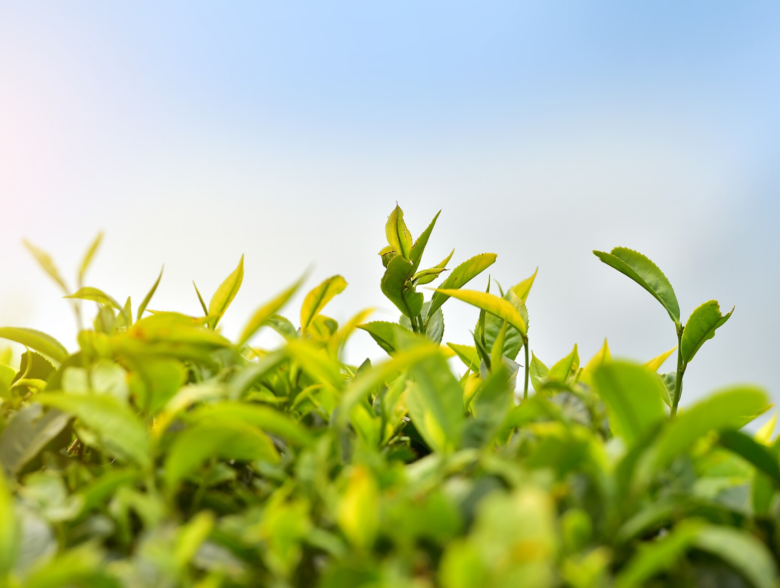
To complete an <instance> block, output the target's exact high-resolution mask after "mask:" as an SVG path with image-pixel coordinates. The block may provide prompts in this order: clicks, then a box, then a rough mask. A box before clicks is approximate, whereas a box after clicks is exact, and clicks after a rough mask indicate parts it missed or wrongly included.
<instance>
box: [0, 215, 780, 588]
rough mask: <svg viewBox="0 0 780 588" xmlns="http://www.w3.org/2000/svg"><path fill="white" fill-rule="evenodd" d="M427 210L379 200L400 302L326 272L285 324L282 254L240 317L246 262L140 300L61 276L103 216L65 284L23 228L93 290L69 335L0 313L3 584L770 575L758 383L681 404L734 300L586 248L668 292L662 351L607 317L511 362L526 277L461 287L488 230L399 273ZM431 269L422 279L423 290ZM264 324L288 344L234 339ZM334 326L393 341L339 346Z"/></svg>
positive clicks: (769, 488)
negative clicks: (453, 308) (190, 300)
mask: <svg viewBox="0 0 780 588" xmlns="http://www.w3.org/2000/svg"><path fill="white" fill-rule="evenodd" d="M437 216H438V215H437ZM435 222H436V219H434V220H433V222H431V224H430V226H429V227H428V228H427V229H426V230H425V231H424V232H423V233H422V235H421V236H420V237H419V238H418V239H417V240H416V241H413V239H412V237H411V234H410V232H409V230H408V228H407V226H406V224H405V222H404V219H403V213H402V212H401V210H400V208H396V209H395V210H394V211H393V213H392V215H391V216H390V218H389V220H388V223H387V227H386V233H387V240H388V246H387V247H386V248H385V249H383V250H382V251H381V257H382V262H383V264H384V266H385V268H386V270H385V274H384V277H383V278H382V281H381V288H382V291H383V292H384V293H385V294H386V296H387V297H388V298H389V299H390V300H391V301H392V302H393V304H395V305H396V306H397V307H398V309H399V310H400V311H401V313H402V316H401V317H400V320H399V321H398V322H396V323H390V322H366V320H367V318H368V316H369V314H370V313H371V310H370V309H368V310H363V311H360V312H358V313H357V314H356V315H355V316H354V317H353V318H351V319H350V320H349V321H347V322H346V323H345V324H343V325H339V324H338V323H337V322H336V321H335V320H334V319H332V318H330V317H328V316H326V315H325V314H323V310H324V309H325V307H326V305H327V304H328V303H329V301H330V300H331V299H333V297H334V296H336V295H338V294H339V293H340V292H342V291H343V290H344V289H345V288H346V286H347V283H346V281H345V280H344V279H343V278H342V277H341V276H333V277H331V278H329V279H327V280H325V281H324V282H322V283H321V284H319V285H318V286H316V287H315V288H314V289H312V290H311V291H310V292H308V294H307V295H306V296H305V299H304V301H303V304H302V308H301V310H300V316H299V326H298V327H296V326H295V325H294V324H293V322H292V321H291V320H289V319H288V318H285V317H284V316H282V315H280V314H279V312H280V311H281V310H282V308H283V307H284V306H285V304H286V303H287V302H288V301H289V300H290V298H291V297H292V296H293V294H294V293H295V292H297V291H298V289H299V288H300V287H301V286H302V282H303V278H302V279H301V280H299V281H298V282H296V283H295V284H293V285H291V286H290V287H288V288H287V289H285V290H284V291H282V292H281V293H280V294H279V295H278V296H276V297H275V298H274V299H273V300H271V301H269V302H267V303H266V304H264V305H262V306H261V307H260V308H258V310H257V311H256V312H255V313H254V315H252V316H251V317H250V319H249V321H248V322H247V324H246V326H245V328H244V329H243V331H242V333H241V335H240V336H239V338H238V340H237V341H230V340H228V339H227V338H225V337H224V336H222V335H221V334H220V331H219V323H220V319H221V318H222V316H223V315H224V313H225V311H226V310H227V309H228V307H229V306H230V303H231V301H232V300H233V299H234V297H235V296H236V294H237V292H238V290H239V288H240V286H241V282H242V279H243V259H242V263H240V264H239V266H238V268H237V269H236V270H235V271H234V272H233V273H232V274H230V276H228V278H227V279H226V280H225V281H224V283H222V285H221V286H220V287H219V288H218V289H217V291H216V292H215V294H214V295H213V297H212V298H211V300H210V302H209V304H208V305H206V303H205V301H203V299H202V297H201V296H200V293H198V297H199V299H200V300H201V304H202V306H203V311H204V316H202V317H192V316H187V315H184V314H179V313H175V312H157V311H151V310H147V306H148V305H149V303H150V301H151V300H152V297H153V295H154V293H155V290H156V288H157V286H158V284H159V282H160V279H159V278H158V280H157V283H155V284H154V286H153V287H152V289H151V291H150V292H149V294H148V295H147V296H146V298H145V299H144V300H143V302H142V303H141V305H140V306H139V308H138V310H137V312H136V313H134V312H133V308H132V304H131V301H130V299H128V300H127V302H126V303H125V304H119V303H118V302H117V301H116V300H115V299H114V298H112V297H111V296H109V295H108V294H106V293H105V292H103V291H101V290H98V289H96V288H92V287H86V286H84V285H83V280H84V275H85V273H86V270H87V266H88V265H89V261H90V260H91V258H92V257H93V255H94V253H95V251H96V249H97V246H98V243H99V240H98V241H96V242H95V244H94V245H93V246H92V247H91V248H90V250H89V252H88V254H87V256H86V259H85V261H84V264H83V265H82V268H81V270H80V272H79V288H78V290H77V291H76V292H74V293H71V292H70V290H69V289H68V287H67V285H66V283H65V281H64V280H63V279H62V278H61V277H60V274H59V273H58V272H57V270H56V268H55V266H54V264H53V263H52V261H51V259H50V258H49V257H48V256H47V255H46V254H45V253H43V252H42V251H40V250H38V249H35V248H34V247H32V246H29V247H30V248H31V250H32V251H33V253H34V255H35V256H36V257H37V259H38V261H39V262H40V263H41V265H42V266H43V267H44V269H45V270H46V271H47V272H48V273H49V274H50V275H51V276H52V277H53V278H54V279H55V281H57V283H58V284H59V285H60V286H61V288H62V289H63V290H64V291H65V294H66V297H68V298H69V299H71V300H73V301H74V304H75V306H74V308H75V309H76V310H77V319H78V320H79V323H81V320H82V318H81V315H80V312H79V304H81V301H84V300H87V301H91V302H92V303H95V304H96V307H97V314H96V316H95V318H94V320H93V321H92V325H91V327H90V328H81V329H80V331H79V334H78V347H77V349H76V350H75V351H73V352H70V351H68V350H67V349H66V348H65V347H64V346H63V345H61V344H60V343H59V342H57V341H56V340H55V339H53V338H52V337H50V336H48V335H46V334H44V333H41V332H39V331H34V330H30V329H25V328H12V327H6V328H1V329H0V337H3V338H5V339H8V340H11V341H15V342H16V343H19V344H22V345H24V346H25V348H26V351H25V352H24V354H23V355H22V356H21V361H20V362H18V365H17V364H14V365H15V367H12V366H11V364H12V363H14V362H12V358H11V354H10V352H6V353H4V354H3V355H2V356H0V399H2V404H0V464H2V473H1V474H0V585H2V586H25V587H28V588H43V587H58V586H89V587H92V586H130V587H136V586H137V587H144V586H163V587H164V586H171V587H173V586H198V587H204V588H205V587H216V586H274V587H292V586H321V587H334V588H335V587H339V588H349V587H353V586H354V587H358V586H366V587H368V586H371V587H374V588H379V587H395V586H413V587H419V588H424V587H434V586H441V587H442V588H469V587H485V586H490V587H510V586H512V587H514V586H524V587H548V586H549V587H552V586H571V587H574V588H589V587H615V588H628V587H632V586H671V585H702V586H754V587H757V588H770V587H772V586H777V574H778V572H777V566H778V561H777V555H776V554H777V553H778V545H780V498H778V489H780V442H778V440H777V438H774V436H773V429H774V421H772V422H770V423H769V424H768V425H766V426H764V427H763V428H761V430H760V431H759V432H758V433H757V434H756V435H753V436H750V435H748V434H746V433H744V432H741V431H740V429H741V428H742V427H744V426H745V425H746V424H748V423H749V422H750V421H752V420H753V419H755V418H756V417H757V416H758V415H760V414H762V413H764V412H765V411H766V410H767V409H768V408H769V404H768V398H767V395H766V393H765V392H764V391H763V390H761V389H757V388H755V387H751V386H740V387H732V388H727V389H724V390H721V391H718V392H715V393H713V394H712V395H710V396H708V397H707V398H705V399H704V400H702V401H700V402H698V403H697V404H694V405H692V406H689V407H686V408H685V409H684V410H679V412H678V403H679V400H680V395H681V391H682V381H683V375H684V372H685V370H686V368H687V366H688V365H689V364H690V363H691V361H692V360H693V359H694V357H695V355H696V354H697V351H698V350H699V349H700V347H701V346H702V344H703V343H705V342H706V341H707V340H708V339H710V338H712V337H713V335H714V333H715V330H716V329H717V328H718V327H720V326H721V325H722V324H723V323H725V322H726V320H727V319H728V318H729V316H730V313H729V314H727V315H725V316H723V315H721V313H720V310H719V308H718V305H717V303H716V302H714V301H713V302H708V303H705V304H704V305H702V306H700V307H699V308H697V309H696V310H695V311H694V312H693V314H692V315H691V317H690V318H689V319H688V322H687V324H686V325H685V326H683V325H682V323H681V321H680V310H679V305H678V303H677V299H676V297H675V294H674V291H673V289H672V287H671V285H670V284H669V281H668V280H667V279H666V277H665V276H664V275H663V273H662V272H661V271H660V270H659V269H658V267H656V266H655V265H654V264H653V263H652V262H651V261H650V260H648V259H647V258H646V257H644V256H642V255H641V254H639V253H636V252H634V251H631V250H628V249H622V248H617V249H614V250H613V251H612V252H610V253H602V252H596V255H597V256H598V257H599V258H600V259H601V260H602V261H604V262H605V263H607V264H608V265H610V266H612V267H614V268H615V269H617V270H619V271H620V272H622V273H624V274H625V275H627V276H628V277H630V278H631V279H632V280H634V281H635V282H637V283H638V284H639V285H641V286H642V287H643V288H645V289H646V290H647V291H648V292H650V294H652V295H653V296H654V297H655V298H656V299H658V301H659V302H660V303H661V304H662V305H663V306H664V308H665V309H666V311H667V312H668V314H669V316H670V317H671V319H672V321H673V323H674V325H675V330H676V335H677V337H678V342H679V346H678V348H677V369H676V371H675V372H673V373H662V374H659V373H658V371H659V368H660V367H661V365H662V364H663V363H664V361H665V360H666V359H667V358H668V357H669V356H670V355H671V354H672V353H673V352H674V349H672V350H671V351H669V352H667V353H664V354H662V355H660V356H659V357H657V358H655V359H652V360H650V361H649V362H647V363H645V364H639V363H631V362H626V361H617V360H613V359H612V357H611V354H610V350H609V348H608V346H607V343H606V341H605V343H604V346H603V348H602V349H601V350H600V351H599V352H598V353H597V354H596V356H595V357H593V358H592V359H590V361H588V362H587V363H586V364H585V365H584V367H581V366H580V359H579V355H578V351H577V347H576V346H575V347H574V349H573V351H572V352H571V354H569V355H568V356H566V357H565V358H563V359H561V360H560V361H557V362H556V363H554V364H552V366H551V367H549V368H548V367H547V366H545V364H544V363H543V362H542V361H540V360H539V359H538V358H537V357H536V356H535V355H533V354H530V359H529V349H528V347H529V338H528V335H529V330H528V325H529V320H528V310H527V308H526V303H527V300H528V296H529V293H530V291H531V288H532V286H533V283H534V279H535V277H536V274H534V275H533V276H531V277H530V278H528V279H526V280H524V281H521V282H519V283H518V284H517V285H515V286H513V287H511V288H508V289H502V288H501V286H499V285H496V286H495V289H496V290H498V294H494V293H491V285H490V283H489V282H488V287H487V289H486V291H481V290H480V291H477V290H468V289H465V288H464V287H463V286H465V285H466V284H467V283H468V282H469V281H470V280H472V279H473V278H475V277H476V276H477V275H479V274H480V273H482V272H484V270H485V269H486V268H488V267H489V266H490V265H491V264H492V263H493V262H494V261H495V260H496V256H495V255H494V254H487V253H486V254H482V255H477V256H475V257H472V258H471V259H469V260H467V261H465V262H463V263H461V264H460V265H458V266H457V267H455V268H454V269H452V271H447V269H446V268H447V264H448V263H449V261H450V259H451V257H452V254H450V256H448V257H447V259H445V260H444V261H442V262H441V263H439V264H438V265H436V266H434V267H432V268H430V269H425V270H420V262H421V260H422V256H423V253H424V250H425V247H426V244H427V242H428V239H429V237H430V235H431V232H432V230H433V228H434V225H435ZM444 272H447V273H446V274H445V275H446V276H447V277H446V279H444V281H443V283H442V284H441V286H440V287H439V288H436V289H434V290H433V293H432V295H431V296H430V299H429V300H427V301H426V300H425V293H424V292H421V291H418V287H420V286H421V285H425V284H428V283H431V282H432V281H433V280H435V279H437V278H439V277H440V276H441V275H442V274H444ZM161 275H162V274H161ZM494 284H495V282H494ZM450 298H455V299H457V300H461V301H463V302H466V303H468V304H470V305H472V306H474V307H476V308H477V309H478V310H479V313H478V315H477V320H476V326H475V328H474V331H473V339H474V345H473V346H468V345H457V344H452V343H450V344H447V345H442V341H443V336H444V318H443V314H442V307H443V305H444V304H445V303H446V302H447V301H448V300H449V299H450ZM263 328H270V329H273V330H275V331H276V332H277V333H279V334H280V335H281V336H282V338H283V343H282V344H281V345H280V346H279V347H278V348H276V349H260V348H257V347H254V346H252V345H251V344H250V342H251V341H252V338H253V337H254V336H255V334H256V333H257V332H258V331H259V330H260V329H263ZM357 328H359V329H362V330H364V331H366V332H367V333H368V334H370V335H371V337H373V339H374V340H375V341H376V342H377V343H378V344H379V345H380V346H381V348H382V349H384V350H385V351H386V352H387V354H388V356H389V357H388V358H387V359H386V360H384V361H382V362H378V363H377V364H376V365H371V363H370V362H369V361H365V362H364V363H363V364H362V365H360V366H353V365H349V364H347V363H345V362H344V361H343V360H342V350H343V347H344V343H345V341H346V340H347V338H348V337H349V336H350V335H351V334H353V333H354V332H355V329H357ZM521 350H522V351H524V357H525V360H524V361H523V364H522V365H520V364H519V363H517V362H516V360H517V358H518V355H519V354H520V351H521ZM458 362H462V364H463V365H462V366H461V365H460V363H458ZM456 363H457V364H458V365H459V366H460V368H459V371H460V372H461V375H456V374H455V373H454V371H453V369H452V368H451V365H450V364H456ZM521 369H522V371H523V376H522V378H519V377H518V374H519V372H520V370H521ZM529 383H530V387H531V388H532V390H529Z"/></svg>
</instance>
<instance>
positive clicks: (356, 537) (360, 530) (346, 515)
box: [336, 466, 379, 549]
mask: <svg viewBox="0 0 780 588" xmlns="http://www.w3.org/2000/svg"><path fill="white" fill-rule="evenodd" d="M336 520H337V521H338V523H339V526H340V527H341V530H342V531H344V534H345V535H346V536H347V538H348V539H349V540H350V542H351V543H352V544H353V545H355V546H356V547H358V548H360V549H368V548H370V547H371V546H372V545H373V544H374V541H375V539H376V535H377V532H378V531H379V486H378V484H377V483H376V480H375V479H374V477H373V476H372V475H371V471H370V470H369V469H368V468H366V467H363V466H356V467H354V468H353V469H352V471H351V472H350V475H349V481H348V484H347V488H346V491H345V492H344V494H343V496H342V497H341V500H340V502H339V506H338V511H337V513H336Z"/></svg>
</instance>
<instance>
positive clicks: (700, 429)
mask: <svg viewBox="0 0 780 588" xmlns="http://www.w3.org/2000/svg"><path fill="white" fill-rule="evenodd" d="M769 406H770V405H769V399H768V398H767V394H766V392H765V391H764V390H762V389H761V388H758V387H755V386H735V387H732V388H727V389H725V390H722V391H720V392H717V393H715V394H713V395H712V396H709V397H707V398H705V399H704V400H701V401H700V402H697V403H696V404H695V405H694V406H692V407H690V408H688V409H686V410H684V411H682V412H680V413H679V414H678V415H677V416H676V417H675V418H674V419H673V420H671V421H670V422H669V423H667V425H666V426H665V427H664V429H663V430H662V431H661V433H660V435H659V436H658V437H657V438H656V440H655V442H654V443H653V444H652V445H651V446H650V447H649V448H648V449H647V451H646V452H645V453H644V455H643V456H642V458H641V460H640V462H639V464H638V466H637V467H638V469H637V483H638V484H640V485H644V484H645V483H647V482H648V481H649V480H650V478H651V476H653V475H654V474H655V473H656V472H658V471H660V470H662V469H664V468H665V467H666V466H668V465H669V464H670V463H671V462H672V460H673V459H674V458H675V457H677V456H678V455H681V454H683V453H685V452H686V451H688V449H689V448H690V447H691V445H693V443H694V442H695V441H696V440H697V439H700V438H701V437H702V436H704V435H706V434H707V433H709V432H710V431H725V430H729V429H740V428H742V427H744V426H745V425H746V424H748V423H749V422H751V421H752V420H753V419H755V418H756V417H758V416H760V415H761V414H763V413H764V412H766V411H767V410H768V409H769Z"/></svg>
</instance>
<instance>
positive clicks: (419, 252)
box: [409, 210, 441, 272]
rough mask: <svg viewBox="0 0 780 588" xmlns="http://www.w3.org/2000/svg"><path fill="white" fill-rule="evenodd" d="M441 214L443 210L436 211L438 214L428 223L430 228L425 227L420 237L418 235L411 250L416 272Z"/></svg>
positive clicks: (410, 255)
mask: <svg viewBox="0 0 780 588" xmlns="http://www.w3.org/2000/svg"><path fill="white" fill-rule="evenodd" d="M440 214H441V210H440V211H439V212H437V213H436V216H434V217H433V220H432V221H431V223H430V224H429V225H428V228H427V229H425V230H424V231H423V232H422V234H421V235H420V236H419V237H417V240H416V241H415V242H414V245H413V246H412V248H411V250H410V252H409V261H411V262H412V272H416V271H417V269H418V268H419V267H420V261H421V260H422V256H423V252H424V251H425V246H426V245H427V244H428V239H429V238H430V236H431V232H432V231H433V227H434V226H435V225H436V220H437V219H438V218H439V215H440Z"/></svg>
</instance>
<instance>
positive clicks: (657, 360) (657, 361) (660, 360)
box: [643, 346, 677, 372]
mask: <svg viewBox="0 0 780 588" xmlns="http://www.w3.org/2000/svg"><path fill="white" fill-rule="evenodd" d="M675 349H677V346H674V347H672V348H671V349H670V350H669V351H665V352H664V353H662V354H661V355H659V356H657V357H654V358H653V359H651V360H650V361H647V362H645V363H644V364H643V365H644V366H645V367H646V368H647V369H649V370H650V371H651V372H657V371H658V370H659V369H660V368H661V366H662V365H663V364H664V362H665V361H666V360H667V359H669V356H670V355H671V354H672V353H674V351H675Z"/></svg>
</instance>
